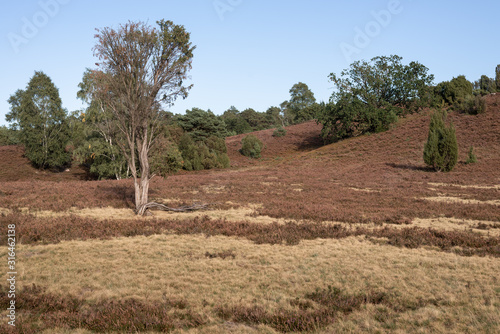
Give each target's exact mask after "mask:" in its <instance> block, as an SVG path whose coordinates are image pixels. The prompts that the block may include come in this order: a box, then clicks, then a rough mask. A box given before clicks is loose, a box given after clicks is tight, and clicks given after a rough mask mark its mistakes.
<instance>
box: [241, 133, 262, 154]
mask: <svg viewBox="0 0 500 334" xmlns="http://www.w3.org/2000/svg"><path fill="white" fill-rule="evenodd" d="M263 147H264V144H263V143H262V142H261V141H260V140H259V138H257V137H255V136H254V135H248V136H245V137H244V138H243V139H242V140H241V149H240V153H241V154H243V155H244V156H246V157H250V158H254V159H257V158H260V153H261V151H262V148H263Z"/></svg>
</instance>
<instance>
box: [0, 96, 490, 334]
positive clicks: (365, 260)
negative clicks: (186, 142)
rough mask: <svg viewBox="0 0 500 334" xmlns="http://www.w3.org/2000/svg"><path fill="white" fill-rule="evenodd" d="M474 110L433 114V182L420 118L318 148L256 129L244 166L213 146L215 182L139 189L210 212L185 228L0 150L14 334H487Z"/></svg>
mask: <svg viewBox="0 0 500 334" xmlns="http://www.w3.org/2000/svg"><path fill="white" fill-rule="evenodd" d="M486 99H487V102H488V111H487V112H486V113H484V114H481V115H476V116H471V115H464V114H455V113H452V114H451V115H450V118H451V119H452V120H453V122H454V124H455V127H456V133H457V139H458V143H459V149H460V155H459V164H458V165H457V166H456V168H455V169H454V170H453V171H452V172H450V173H435V172H432V171H430V170H429V169H428V168H427V167H425V165H424V163H423V159H422V151H423V145H424V142H425V139H426V136H427V130H428V120H429V117H428V115H426V114H421V115H413V116H409V117H407V118H405V119H402V120H400V122H399V123H398V124H397V125H396V126H395V127H394V128H393V129H392V130H390V131H388V132H385V133H380V134H373V135H369V136H363V137H358V138H352V139H348V140H345V141H342V142H339V143H336V144H332V145H328V146H323V147H319V141H318V137H316V136H317V134H318V133H319V129H320V128H319V126H317V125H316V124H315V123H312V122H308V123H304V124H300V125H297V126H292V127H289V128H288V129H287V135H286V136H285V137H280V138H276V137H272V131H273V130H265V131H260V132H257V133H256V135H257V136H258V137H259V138H260V139H261V140H262V141H263V142H264V144H265V148H264V150H263V152H262V153H263V154H262V155H263V158H261V159H259V160H250V159H247V158H245V157H243V156H241V155H240V154H239V153H238V152H237V150H238V149H239V146H238V145H239V142H240V140H241V138H238V137H232V138H228V139H227V145H228V149H229V152H228V153H229V155H230V157H231V159H232V165H233V167H232V168H230V169H228V170H211V171H201V172H194V173H181V174H178V175H175V176H171V177H169V178H168V179H161V178H155V179H153V181H152V184H151V197H152V198H153V199H154V200H155V201H157V202H159V203H165V204H166V205H169V206H174V207H175V206H182V205H191V204H194V203H211V204H212V205H211V206H210V209H209V210H208V211H205V212H199V213H186V214H182V213H159V212H158V213H156V212H155V216H154V217H148V218H137V217H135V216H134V215H133V207H134V205H133V185H132V183H131V181H130V180H122V181H85V180H84V179H85V173H84V171H83V170H80V169H78V168H72V169H70V172H63V173H51V172H40V171H37V170H35V169H33V168H32V167H31V166H29V164H27V163H26V161H25V159H24V158H22V149H20V148H16V147H0V154H1V155H2V159H1V162H0V164H2V168H1V170H2V172H0V180H1V183H0V229H1V236H2V239H1V242H2V244H4V245H5V244H6V241H5V235H6V229H7V227H6V226H7V225H8V224H16V232H17V235H18V247H19V248H18V252H19V255H18V256H19V258H18V263H19V266H20V273H21V274H20V276H19V278H20V282H19V284H20V285H19V289H20V293H19V295H18V299H17V300H18V302H19V304H18V305H19V308H18V315H19V319H18V320H19V322H18V323H19V324H20V326H19V327H17V328H16V331H15V332H19V333H39V332H43V331H45V333H53V332H61V333H86V332H87V331H89V332H92V331H94V332H139V331H141V332H142V331H146V332H161V331H173V332H179V333H181V332H182V333H184V332H186V333H261V332H262V333H275V332H300V331H308V332H319V333H330V332H366V333H374V332H377V331H378V332H394V333H405V332H474V333H477V332H484V333H488V332H491V333H493V332H498V331H500V323H499V322H500V285H499V282H498V277H500V269H499V268H500V228H499V227H500V207H499V206H500V202H499V201H500V187H499V184H500V169H499V168H498V166H500V154H499V153H498V152H500V107H499V103H500V96H493V95H491V96H487V97H486ZM470 146H474V149H475V153H476V155H477V157H478V162H477V163H475V164H465V163H464V162H465V160H466V159H467V150H468V148H469V147H470ZM0 255H1V257H2V258H6V256H7V251H6V247H2V248H1V251H0ZM5 266H6V261H3V263H2V268H3V269H2V270H3V272H7V270H6V268H5ZM1 286H2V289H3V290H2V292H1V296H0V304H1V305H0V306H1V307H2V308H3V309H5V308H4V306H6V304H5V303H6V302H7V299H6V297H5V284H2V285H1ZM2 326H3V327H0V328H1V330H4V331H8V330H11V329H10V328H8V327H7V325H6V324H4V323H2Z"/></svg>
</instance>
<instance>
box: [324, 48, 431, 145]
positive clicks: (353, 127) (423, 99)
mask: <svg viewBox="0 0 500 334" xmlns="http://www.w3.org/2000/svg"><path fill="white" fill-rule="evenodd" d="M401 61H402V58H401V57H399V56H396V55H393V56H389V57H385V56H383V57H375V58H373V59H371V61H370V62H367V61H356V62H354V63H352V64H351V66H350V68H349V69H346V70H344V71H342V72H341V73H340V75H339V76H337V75H336V74H334V73H331V74H330V80H331V81H332V82H333V83H334V84H335V86H336V88H337V91H336V92H334V93H333V94H332V97H331V98H330V102H329V103H328V104H326V105H325V106H324V108H322V109H323V110H322V112H320V114H319V117H318V123H321V124H323V129H322V131H321V136H322V137H323V140H324V141H325V142H334V141H338V140H341V139H344V138H348V137H352V136H356V135H362V134H365V133H371V132H380V131H385V130H387V129H388V128H389V126H390V125H391V124H392V123H394V122H395V121H396V120H397V118H398V116H404V115H406V114H409V113H414V112H417V111H419V110H421V109H422V108H423V107H426V106H428V105H429V103H430V100H431V95H432V94H431V91H430V87H429V86H430V85H431V83H432V81H433V80H434V76H433V75H432V74H431V75H429V74H428V73H427V72H428V69H427V67H425V66H424V65H422V64H420V63H418V62H411V63H410V64H408V65H404V64H402V62H401Z"/></svg>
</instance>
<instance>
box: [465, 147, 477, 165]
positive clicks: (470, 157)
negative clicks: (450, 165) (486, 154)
mask: <svg viewBox="0 0 500 334" xmlns="http://www.w3.org/2000/svg"><path fill="white" fill-rule="evenodd" d="M476 162H477V157H476V155H475V154H474V147H472V146H471V147H470V148H469V154H468V155H467V161H466V162H465V163H466V164H473V163H476Z"/></svg>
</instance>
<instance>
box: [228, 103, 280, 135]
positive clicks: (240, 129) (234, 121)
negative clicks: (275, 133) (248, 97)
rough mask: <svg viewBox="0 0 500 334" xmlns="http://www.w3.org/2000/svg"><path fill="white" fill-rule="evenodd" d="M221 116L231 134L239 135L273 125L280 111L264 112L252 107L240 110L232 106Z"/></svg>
mask: <svg viewBox="0 0 500 334" xmlns="http://www.w3.org/2000/svg"><path fill="white" fill-rule="evenodd" d="M220 118H221V119H222V120H224V122H225V123H226V126H227V131H228V134H229V135H238V134H243V133H248V132H252V131H259V130H264V129H269V128H271V127H273V125H274V124H276V122H277V121H278V120H279V112H278V113H273V112H272V111H271V112H265V113H262V112H258V111H255V110H254V109H252V108H247V109H245V110H243V111H242V112H240V111H238V109H236V108H235V107H234V106H231V108H229V109H228V110H226V111H225V112H224V114H222V116H220Z"/></svg>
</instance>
